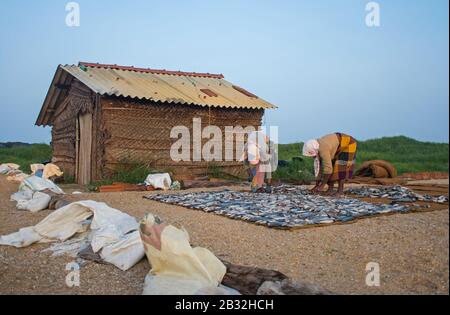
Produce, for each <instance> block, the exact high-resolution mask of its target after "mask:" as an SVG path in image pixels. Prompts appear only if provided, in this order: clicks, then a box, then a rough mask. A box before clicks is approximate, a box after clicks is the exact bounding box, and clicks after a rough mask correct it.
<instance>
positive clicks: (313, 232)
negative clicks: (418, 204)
mask: <svg viewBox="0 0 450 315" xmlns="http://www.w3.org/2000/svg"><path fill="white" fill-rule="evenodd" d="M16 189H17V185H15V184H10V183H8V182H7V181H6V180H5V178H4V177H1V176H0V234H8V233H12V232H15V231H17V230H18V229H19V228H22V227H25V226H30V225H34V224H36V223H38V222H39V221H40V220H42V219H43V218H44V217H45V216H47V215H48V214H49V213H50V211H42V212H40V213H37V214H32V213H30V212H24V211H18V210H16V208H15V203H14V202H11V201H9V196H10V194H11V193H13V192H15V191H16ZM145 194H147V193H142V192H127V193H101V194H100V193H90V194H83V195H71V196H69V197H68V198H69V199H70V200H85V199H92V200H97V201H104V202H107V203H108V204H109V205H110V206H112V207H115V208H117V209H120V210H122V211H125V212H127V213H129V214H131V215H134V216H136V217H142V216H143V215H144V214H145V213H147V212H152V213H154V214H157V215H159V216H160V217H161V218H163V219H164V220H165V221H167V222H170V223H172V224H174V225H177V226H184V227H185V228H186V229H187V230H188V231H189V233H190V236H191V241H192V243H193V244H194V245H197V246H203V247H206V248H208V249H210V250H211V251H212V252H213V253H215V254H216V255H217V256H218V257H220V258H223V259H225V260H228V261H230V262H233V263H236V264H242V265H249V266H258V267H263V268H270V269H276V270H279V271H281V272H283V273H285V274H286V275H288V276H290V277H292V278H294V279H297V280H302V281H308V282H312V283H316V284H319V285H321V286H322V287H324V288H327V289H329V290H331V291H333V292H336V293H342V294H448V293H449V291H448V282H449V212H448V209H444V210H439V211H432V212H424V213H409V214H396V215H391V216H383V217H375V218H370V219H364V220H359V221H357V222H355V223H352V224H345V225H332V226H326V227H314V228H308V229H300V230H293V231H286V230H276V229H270V228H267V227H263V226H257V225H253V224H250V223H246V222H243V221H236V220H231V219H228V218H225V217H221V216H218V215H214V214H208V213H203V212H201V211H196V210H190V209H186V208H183V207H178V206H172V205H166V204H161V203H157V202H154V201H149V200H144V199H143V198H142V196H144V195H145ZM47 247H48V245H45V244H37V245H32V246H30V247H28V248H24V249H15V248H11V247H5V246H1V247H0V294H140V293H141V291H142V286H143V281H144V277H145V275H146V273H147V272H148V271H149V269H150V267H149V264H148V262H147V261H146V260H145V259H144V260H142V261H141V262H140V263H138V264H137V265H136V266H134V267H133V268H132V269H130V270H128V271H126V272H123V271H120V270H119V269H117V268H115V267H114V266H111V265H99V264H95V263H88V264H87V265H86V266H84V267H82V269H81V273H80V282H81V283H80V287H77V288H69V287H67V285H66V282H65V278H66V276H67V274H68V273H69V271H66V269H65V268H66V265H67V263H70V262H72V261H73V258H70V257H65V256H63V257H51V256H50V253H48V252H46V253H43V252H42V250H43V249H45V248H47ZM369 262H376V263H378V264H379V265H380V271H381V284H380V286H379V287H369V286H367V285H366V283H365V279H366V271H365V268H366V265H367V264H368V263H369Z"/></svg>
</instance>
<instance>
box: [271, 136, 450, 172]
mask: <svg viewBox="0 0 450 315" xmlns="http://www.w3.org/2000/svg"><path fill="white" fill-rule="evenodd" d="M302 147H303V143H293V144H280V145H279V149H278V150H279V158H280V160H286V161H292V158H294V157H300V156H301V152H300V150H301V148H302ZM448 154H449V145H448V143H431V142H422V141H417V140H414V139H411V138H408V137H404V136H398V137H385V138H380V139H372V140H366V141H358V153H357V166H358V165H360V164H361V163H362V162H364V161H368V160H386V161H389V162H391V163H392V164H394V166H395V167H396V168H397V170H398V172H399V174H402V173H406V172H448V166H449V160H448ZM296 164H297V165H299V163H296V162H290V163H289V166H288V167H290V168H291V170H292V168H293V167H294V166H295V165H296ZM299 166H300V167H303V168H304V171H310V170H312V167H313V161H312V159H311V158H303V162H301V165H299ZM288 170H289V168H287V167H281V168H280V169H279V170H278V171H277V173H278V174H279V175H281V178H284V177H285V173H287V172H288ZM300 170H302V169H300ZM288 173H289V174H290V176H291V177H293V179H297V178H298V179H303V178H304V176H305V175H304V174H308V173H298V172H297V173H298V174H296V173H295V172H294V173H293V172H288Z"/></svg>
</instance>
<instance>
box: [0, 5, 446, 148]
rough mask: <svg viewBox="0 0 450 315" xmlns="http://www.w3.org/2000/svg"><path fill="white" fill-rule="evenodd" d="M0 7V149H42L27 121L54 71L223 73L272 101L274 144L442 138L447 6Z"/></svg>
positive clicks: (43, 137) (41, 138)
mask: <svg viewBox="0 0 450 315" xmlns="http://www.w3.org/2000/svg"><path fill="white" fill-rule="evenodd" d="M67 2H68V1H58V0H40V1H18V0H14V1H13V0H2V1H0V41H1V49H0V69H1V70H0V102H1V104H0V141H26V142H49V141H50V130H49V129H48V128H46V129H44V128H42V127H35V126H34V122H35V120H36V117H37V114H38V113H39V110H40V107H41V105H42V102H43V100H44V97H45V95H46V93H47V90H48V87H49V85H50V82H51V79H52V77H53V75H54V72H55V69H56V67H57V65H58V64H76V63H77V62H78V61H89V62H101V63H114V64H122V65H134V66H142V67H152V68H164V69H171V70H185V71H198V72H212V73H215V72H216V73H223V74H224V75H225V78H226V79H228V80H229V81H231V82H233V83H236V84H238V85H241V86H243V87H245V88H246V89H248V90H250V91H251V92H253V93H255V94H257V95H259V96H260V97H262V98H264V99H266V100H268V101H270V102H272V103H274V104H276V105H277V106H279V109H277V110H275V111H268V112H267V113H266V117H265V122H266V123H267V124H270V125H277V126H280V129H279V138H280V142H282V143H287V142H294V141H300V140H306V139H309V138H314V137H320V136H322V135H324V134H327V133H330V132H335V131H341V132H346V133H349V134H351V135H353V136H354V137H356V138H358V139H368V138H375V137H381V136H393V135H406V136H410V137H414V138H417V139H420V140H427V141H440V142H448V131H449V120H448V115H449V90H448V85H449V42H448V35H449V34H448V10H449V8H448V5H449V4H448V1H447V0H433V1H426V0H389V1H387V0H385V1H378V3H379V4H380V8H381V12H380V13H381V26H380V27H376V28H369V27H367V26H366V24H365V16H366V14H367V12H366V11H365V5H366V3H367V2H368V1H361V0H345V1H335V0H308V1H306V0H304V1H299V0H293V1H288V0H284V1H264V0H240V1H238V0H226V1H225V0H214V1H212V0H210V1H206V0H204V1H195V0H183V1H182V0H178V1H176V0H172V1H167V0H166V1H163V0H161V1H152V0H148V1H138V0H134V1H106V0H105V1H101V0H89V1H87V0H79V1H77V2H78V3H79V4H80V7H81V26H80V27H76V28H70V27H67V26H66V24H65V18H66V14H67V12H66V11H65V5H66V3H67Z"/></svg>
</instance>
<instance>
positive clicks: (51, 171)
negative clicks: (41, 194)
mask: <svg viewBox="0 0 450 315" xmlns="http://www.w3.org/2000/svg"><path fill="white" fill-rule="evenodd" d="M63 174H64V173H63V172H61V170H60V168H59V167H58V166H57V165H55V164H53V163H48V164H46V165H45V166H44V171H43V174H42V178H45V179H49V178H51V177H53V176H56V177H60V176H62V175H63Z"/></svg>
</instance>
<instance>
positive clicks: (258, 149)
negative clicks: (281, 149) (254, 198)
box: [241, 131, 278, 193]
mask: <svg viewBox="0 0 450 315" xmlns="http://www.w3.org/2000/svg"><path fill="white" fill-rule="evenodd" d="M241 160H243V162H244V165H245V166H247V167H248V171H249V175H250V176H249V181H251V190H252V192H269V193H270V192H272V186H271V182H272V172H274V171H275V170H276V166H277V165H276V166H275V165H274V163H277V164H278V152H277V151H276V145H275V144H274V143H273V142H272V141H270V139H269V137H268V136H266V135H265V134H264V133H263V132H262V131H255V132H252V133H250V134H249V136H248V140H247V143H246V144H245V147H244V153H243V156H242V159H241ZM264 184H266V185H265V187H264Z"/></svg>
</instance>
